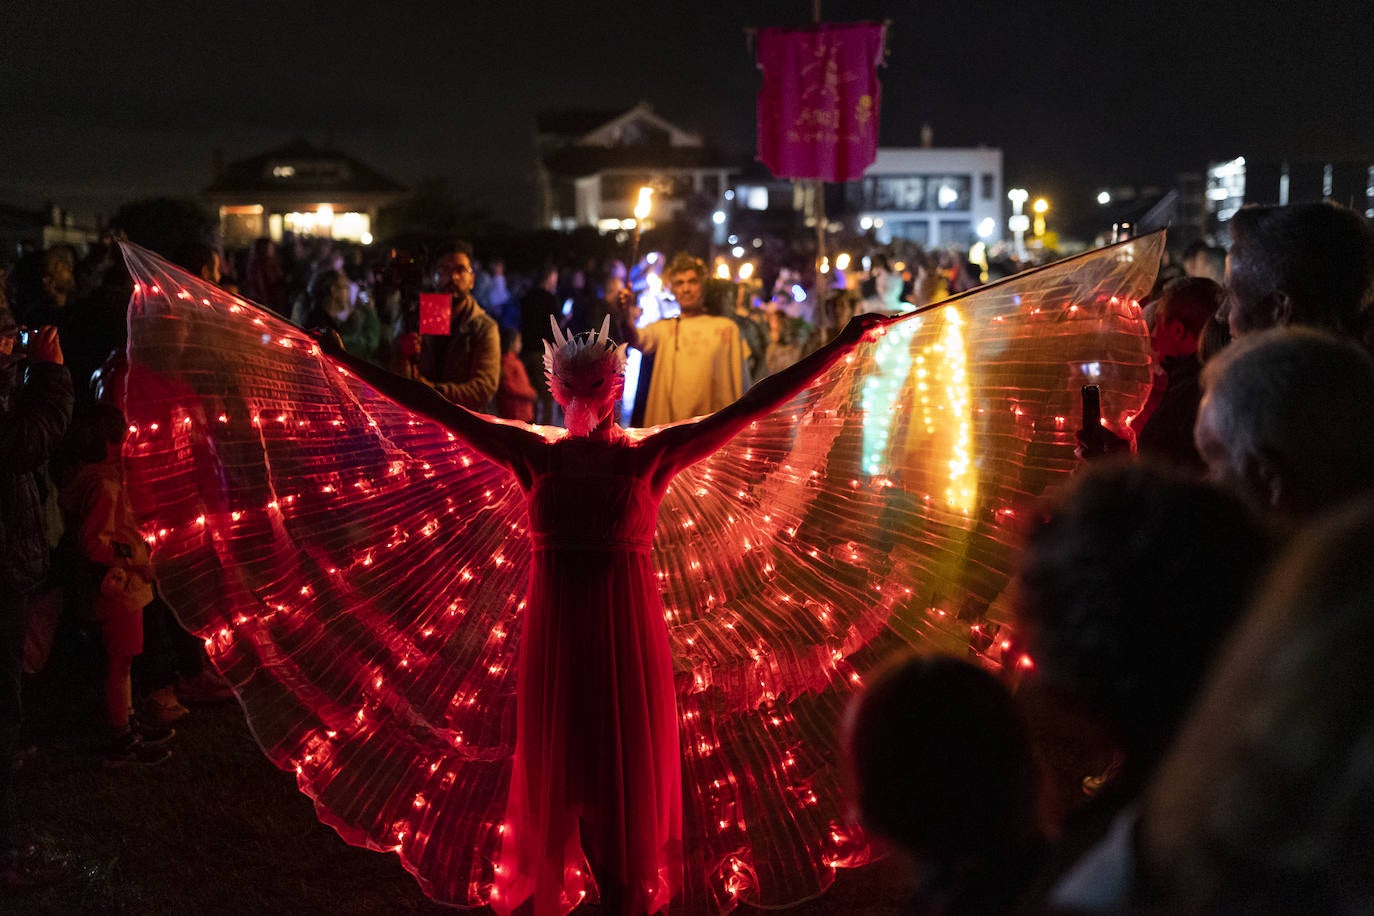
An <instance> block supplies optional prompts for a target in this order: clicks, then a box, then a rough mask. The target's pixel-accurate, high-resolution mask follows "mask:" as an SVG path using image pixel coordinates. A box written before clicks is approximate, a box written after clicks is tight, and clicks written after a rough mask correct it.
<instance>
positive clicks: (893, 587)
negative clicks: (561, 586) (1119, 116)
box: [654, 234, 1163, 912]
mask: <svg viewBox="0 0 1374 916" xmlns="http://www.w3.org/2000/svg"><path fill="white" fill-rule="evenodd" d="M1162 248H1163V236H1162V234H1160V235H1154V236H1149V237H1145V238H1142V239H1138V240H1135V241H1131V242H1127V243H1124V244H1121V245H1117V246H1114V247H1111V248H1105V249H1101V250H1098V251H1094V252H1091V253H1088V254H1085V255H1082V256H1080V257H1077V258H1073V259H1070V260H1067V261H1063V262H1060V263H1058V264H1054V265H1051V266H1048V267H1045V268H1041V269H1039V270H1034V271H1028V272H1026V273H1023V274H1019V275H1016V276H1014V277H1012V278H1009V279H1007V280H1004V281H1002V282H1000V283H997V284H994V285H992V286H989V287H985V288H983V289H980V290H977V291H974V292H973V293H970V294H968V295H965V296H962V297H958V298H955V299H950V300H948V301H947V302H945V303H941V304H940V305H938V306H936V307H934V308H931V309H928V310H925V311H923V312H921V313H919V314H913V315H912V316H911V317H908V318H906V319H905V320H903V321H901V322H899V323H896V324H893V325H890V326H889V327H888V328H887V333H886V335H885V336H883V337H882V338H880V339H879V340H877V341H876V342H873V343H867V344H864V345H862V346H861V347H860V349H859V350H858V351H856V353H855V354H854V356H853V358H852V359H851V360H849V361H848V362H847V363H841V364H840V365H838V366H837V367H835V368H834V369H832V370H831V371H830V373H829V374H827V375H826V376H825V377H824V378H822V379H821V380H820V381H819V382H818V383H817V384H816V385H815V386H813V387H812V388H811V389H810V390H808V391H807V392H805V393H804V394H802V395H801V396H799V397H798V398H796V399H794V401H793V402H792V403H791V404H789V405H787V406H786V407H784V408H782V409H781V410H778V411H776V412H775V413H773V414H771V415H770V416H768V417H767V418H765V419H763V420H760V421H759V422H757V423H756V424H754V426H753V427H751V428H750V430H749V431H748V432H746V433H745V434H743V435H741V436H739V437H738V438H737V439H736V440H735V441H734V442H732V443H731V444H730V445H729V446H728V447H727V448H725V449H723V450H722V451H720V452H718V453H717V454H716V455H715V456H713V457H712V458H711V459H710V460H708V461H706V462H703V463H701V464H699V465H697V466H695V467H693V468H691V469H689V470H688V471H686V472H684V473H682V474H681V475H679V476H678V478H677V479H676V480H675V481H674V483H673V485H672V489H671V491H670V492H669V494H668V496H667V497H666V498H665V499H664V501H663V505H662V508H661V510H660V513H659V525H658V532H657V536H656V540H655V543H654V555H655V563H656V566H657V570H658V575H659V577H660V580H661V584H662V589H663V599H664V605H665V609H666V613H667V617H668V621H669V626H670V631H671V639H672V645H673V650H674V655H675V657H676V659H677V664H678V669H679V675H678V680H679V689H678V706H679V715H680V717H681V733H682V744H683V751H684V769H683V778H684V782H685V783H686V792H685V797H686V801H687V809H688V812H689V814H688V816H689V818H690V819H691V823H689V826H688V836H689V842H688V851H689V856H690V857H692V862H691V869H690V870H689V874H692V873H693V870H699V871H698V872H697V873H698V874H699V875H702V876H704V881H695V882H694V881H691V880H689V881H688V886H687V889H686V892H685V894H684V897H683V898H682V900H680V901H679V902H678V903H679V907H680V909H681V910H682V911H684V912H699V911H703V910H711V909H728V908H730V907H731V906H732V905H733V903H734V902H735V901H737V900H743V901H748V902H750V903H753V904H758V905H764V906H776V905H780V904H784V903H788V902H793V901H796V900H800V899H804V898H807V897H810V896H813V895H814V894H816V893H818V892H820V891H821V890H823V889H824V888H825V887H826V886H828V885H829V883H830V881H831V880H832V878H833V871H834V868H835V867H837V866H845V865H855V864H860V863H862V862H863V861H866V859H867V846H866V843H865V841H864V839H863V838H862V837H861V836H858V835H856V834H855V833H854V831H853V829H852V828H849V827H846V826H844V825H845V823H846V818H845V816H844V812H843V811H842V807H841V802H840V799H841V797H842V793H841V791H840V786H839V783H838V773H837V767H836V765H835V764H836V757H837V751H836V736H837V732H838V724H839V719H840V715H841V713H842V711H843V708H844V706H845V704H846V703H847V701H848V699H849V697H850V696H851V694H852V693H853V692H854V691H855V690H857V689H858V688H859V687H860V686H861V685H862V683H863V677H864V674H865V673H866V672H868V671H870V670H871V669H873V668H874V666H875V665H877V664H880V663H881V662H882V661H883V660H884V658H885V657H886V656H888V655H890V654H891V653H893V652H894V651H896V650H899V649H902V648H905V647H911V646H918V647H919V646H924V647H932V648H939V649H943V650H947V651H952V652H957V653H961V654H965V653H973V654H976V655H978V656H980V657H981V658H982V659H983V660H984V661H985V662H986V663H987V664H991V665H996V664H1006V663H1009V662H1012V660H1013V659H1020V658H1021V656H1020V655H1019V653H1018V651H1017V650H1016V647H1015V646H1014V644H1013V642H1012V641H1011V639H1010V638H1009V636H1008V634H1007V633H1006V631H1005V630H1003V629H1002V628H1001V624H1002V623H1004V621H1003V620H1002V619H1001V617H1000V614H999V613H998V612H997V606H996V604H995V603H994V602H995V601H996V599H997V598H998V597H999V595H1000V594H1001V592H1002V589H1003V586H1004V585H1005V583H1006V581H1007V579H1008V576H1009V573H1010V568H1011V561H1012V543H1013V538H1012V535H1013V521H1014V519H1015V517H1016V516H1017V514H1018V513H1020V512H1022V511H1023V509H1024V508H1025V507H1026V505H1027V503H1028V502H1029V501H1030V500H1032V499H1033V498H1034V497H1036V496H1037V495H1038V494H1040V493H1042V492H1043V491H1044V490H1045V488H1046V487H1047V486H1049V485H1050V484H1052V483H1053V482H1055V481H1056V480H1059V479H1062V478H1063V477H1064V475H1066V474H1067V473H1068V472H1069V470H1070V469H1071V468H1072V467H1073V465H1074V463H1075V459H1074V456H1073V449H1074V439H1073V434H1074V431H1075V429H1076V428H1077V427H1078V425H1079V422H1078V421H1079V417H1080V388H1081V386H1082V385H1084V384H1098V385H1100V386H1101V388H1102V404H1103V416H1104V419H1105V421H1106V422H1108V423H1109V425H1112V426H1114V427H1118V428H1121V427H1124V426H1125V424H1126V422H1127V420H1128V418H1129V417H1131V416H1132V415H1134V413H1135V412H1136V411H1137V410H1138V409H1139V408H1140V406H1141V405H1142V404H1143V403H1144V399H1145V396H1146V394H1147V391H1148V387H1149V348H1148V337H1147V332H1146V328H1145V323H1144V321H1143V319H1142V317H1141V309H1140V305H1139V301H1138V300H1139V299H1140V297H1142V296H1143V295H1145V294H1146V292H1147V291H1148V290H1149V289H1150V286H1151V283H1152V282H1153V279H1154V276H1155V272H1156V269H1157V266H1158V263H1159V255H1160V252H1161V249H1162ZM1012 663H1014V662H1012ZM1023 663H1024V664H1028V663H1029V660H1028V659H1027V660H1026V661H1025V662H1023ZM933 790H934V791H938V787H933ZM694 894H695V895H697V896H695V897H694Z"/></svg>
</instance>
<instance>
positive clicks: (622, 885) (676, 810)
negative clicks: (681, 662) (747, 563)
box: [491, 427, 682, 916]
mask: <svg viewBox="0 0 1374 916" xmlns="http://www.w3.org/2000/svg"><path fill="white" fill-rule="evenodd" d="M654 454H657V452H656V450H651V449H648V448H640V447H639V446H638V445H637V444H636V443H634V442H632V441H631V440H630V438H629V437H628V436H626V435H625V433H624V432H622V431H621V430H620V429H619V428H618V427H612V429H611V430H610V431H609V432H608V434H607V436H606V437H605V438H604V439H591V438H580V439H579V438H572V437H569V438H564V439H561V440H559V441H558V442H555V443H553V444H550V445H547V446H539V447H536V448H535V449H534V450H533V453H532V454H529V455H527V456H524V457H525V459H526V461H527V466H526V468H525V471H526V473H525V474H520V473H519V472H517V476H520V477H522V479H523V481H524V482H525V486H526V487H527V496H528V500H529V521H530V538H531V547H532V548H533V554H532V563H531V565H530V578H529V590H528V593H527V595H526V606H525V610H524V614H523V620H522V621H521V644H520V656H519V668H518V672H517V677H518V686H517V689H516V694H517V697H518V699H517V713H516V715H517V731H516V748H515V759H514V765H513V770H512V777H511V788H510V795H509V800H508V802H507V808H506V821H505V825H504V829H503V831H502V848H501V855H500V859H499V863H500V871H499V872H498V873H497V882H496V885H497V886H496V892H495V893H493V895H492V900H491V903H492V906H493V907H494V908H495V909H496V910H497V911H498V912H500V913H508V912H510V911H511V910H512V909H513V908H514V907H515V906H517V905H519V904H520V903H522V902H523V901H524V900H525V899H527V898H528V897H530V896H531V895H533V897H534V901H535V913H536V914H538V916H543V914H546V913H560V914H561V913H566V912H568V911H569V910H571V909H572V908H573V907H575V906H576V905H577V904H579V903H581V902H582V900H583V898H584V897H592V896H593V895H594V891H593V888H594V885H593V883H592V881H591V880H589V879H588V877H587V874H588V871H587V860H588V859H590V860H591V862H592V864H593V866H594V868H595V873H596V877H597V879H598V881H599V882H600V885H601V887H600V892H601V898H602V900H603V902H604V903H606V904H607V905H608V906H607V908H608V910H609V909H612V908H614V910H618V911H620V912H625V913H652V912H657V911H658V910H659V909H661V908H662V907H664V906H666V905H667V903H668V900H669V899H670V898H671V897H672V896H673V895H674V894H675V893H676V891H677V890H678V889H679V888H680V886H681V883H682V782H681V753H680V751H679V747H678V723H677V712H676V703H675V701H674V694H673V663H672V657H671V654H670V651H669V647H668V631H667V627H666V625H665V623H664V617H663V605H662V603H661V601H660V600H659V595H658V584H657V578H656V577H655V575H654V569H653V564H652V562H651V557H650V548H651V546H652V543H653V537H654V527H655V523H656V521H657V516H658V505H659V500H660V499H661V497H662V494H661V493H656V492H653V490H652V485H651V482H650V481H651V479H652V477H653V472H654V471H655V469H656V468H655V467H654V465H655V464H656V463H657V459H654V458H652V457H650V456H651V455H654ZM620 895H623V896H620Z"/></svg>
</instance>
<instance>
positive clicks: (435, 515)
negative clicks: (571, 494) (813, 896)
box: [124, 245, 529, 903]
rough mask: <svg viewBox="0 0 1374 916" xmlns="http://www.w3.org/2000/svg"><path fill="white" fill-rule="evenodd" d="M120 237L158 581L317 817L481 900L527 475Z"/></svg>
mask: <svg viewBox="0 0 1374 916" xmlns="http://www.w3.org/2000/svg"><path fill="white" fill-rule="evenodd" d="M124 255H125V260H126V261H127V263H128V265H129V270H130V273H131V274H132V275H133V279H134V284H135V285H134V294H133V299H132V301H131V304H130V308H129V358H130V375H129V380H128V386H127V397H126V413H127V416H128V421H129V428H130V436H129V438H128V440H127V442H126V444H125V448H124V459H125V467H126V470H127V474H128V479H129V483H130V489H131V492H132V493H133V495H134V502H135V505H136V507H137V509H138V510H139V512H140V514H141V517H142V518H143V520H144V522H145V524H146V530H147V533H148V536H149V539H150V540H151V541H152V542H153V547H154V550H153V558H154V563H155V565H156V569H157V573H158V583H159V587H160V588H161V589H162V592H163V594H164V595H165V596H166V598H167V600H168V602H169V603H170V604H171V605H172V606H173V607H174V608H175V609H176V611H177V613H178V615H179V616H180V618H181V620H182V621H183V623H185V624H186V626H187V627H188V628H189V629H191V630H192V631H193V632H195V633H196V634H197V635H198V636H200V637H202V638H204V640H205V645H206V647H207V649H208V650H209V653H210V657H211V658H212V659H213V660H214V662H215V665H216V667H218V668H219V669H220V670H221V671H222V672H224V673H225V674H226V675H227V676H228V677H229V678H230V679H231V680H232V681H233V683H234V684H235V687H236V689H237V691H238V694H239V697H240V699H241V700H242V702H243V705H244V708H245V709H246V710H247V713H248V719H249V723H250V725H251V726H252V729H253V732H254V734H255V736H256V737H257V739H258V741H259V743H260V744H261V745H262V747H263V749H264V750H265V751H266V753H267V755H268V756H269V757H270V758H271V759H272V761H273V762H274V763H276V764H277V765H278V766H280V767H282V768H283V769H289V770H293V771H294V772H295V773H296V780H297V782H298V784H299V786H300V788H301V791H303V792H305V793H306V794H307V795H309V796H310V797H311V798H313V799H314V800H315V803H316V807H317V808H318V811H319V816H320V818H321V819H322V820H323V821H325V822H326V823H328V824H330V825H331V826H333V827H334V828H335V829H336V830H338V832H339V833H340V835H341V836H343V837H344V839H346V840H347V841H349V842H350V843H354V844H357V845H363V846H368V847H370V848H374V849H389V850H393V851H395V852H396V853H397V854H398V855H399V856H400V858H401V860H402V862H403V863H404V865H405V867H406V868H407V869H408V870H410V871H411V872H413V873H414V874H415V876H416V878H417V879H418V880H419V881H420V883H421V885H422V886H423V887H424V888H425V890H426V892H428V893H429V894H431V895H432V896H434V897H436V898H438V899H441V900H446V901H449V902H454V903H469V902H471V903H476V902H480V900H481V899H482V896H483V892H482V889H483V888H486V887H489V886H490V884H491V879H492V875H491V871H492V869H491V861H492V857H493V855H494V854H495V851H496V849H497V847H498V845H499V843H498V837H497V829H498V826H497V825H498V824H499V821H500V815H501V812H502V810H503V808H504V805H505V801H506V788H507V784H508V781H509V769H510V757H511V754H512V750H513V745H514V741H515V719H514V706H513V704H514V699H515V695H514V694H515V680H514V677H513V676H512V675H511V672H512V671H513V669H514V660H515V657H516V645H515V643H516V640H517V638H518V632H517V628H516V626H515V622H516V614H517V610H518V607H519V605H520V603H521V601H522V600H523V595H524V590H525V578H526V574H527V568H528V562H529V551H528V548H527V546H526V545H527V540H526V539H525V538H524V537H523V536H522V535H523V532H524V528H525V508H524V498H523V496H522V494H521V493H520V492H519V490H518V488H517V487H516V486H515V484H514V482H513V481H512V480H511V479H510V478H509V476H508V475H507V473H506V472H505V471H503V470H502V469H501V468H499V467H497V466H496V465H494V464H491V463H490V462H488V461H486V460H485V459H483V458H481V457H480V456H478V455H477V454H475V453H473V452H471V451H469V450H467V449H466V448H465V447H463V446H461V445H459V444H458V443H456V442H455V441H454V440H453V437H452V436H451V435H450V434H449V433H447V432H446V431H445V430H443V429H442V428H440V427H438V426H437V425H435V424H433V423H431V422H429V421H427V420H424V419H421V418H419V417H416V416H415V415H413V414H411V413H409V412H407V411H406V410H404V409H402V408H400V407H398V406H397V405H396V404H394V403H392V402H390V401H388V400H386V399H385V398H383V397H381V396H379V395H378V394H377V393H376V392H374V391H372V390H371V389H370V388H369V387H368V386H367V385H365V384H364V383H362V382H361V381H360V380H358V379H357V378H356V377H354V376H352V375H350V374H349V373H348V372H347V371H345V370H343V369H342V368H340V367H338V366H336V365H335V364H333V363H332V362H331V361H330V360H329V359H328V358H327V357H324V356H322V355H321V354H320V352H319V348H318V347H317V346H316V345H315V343H314V341H313V340H312V339H311V338H310V337H309V336H308V335H306V334H304V333H303V332H302V331H301V330H300V329H299V328H296V327H294V326H292V325H290V324H287V323H286V322H284V321H281V320H280V319H278V318H276V317H274V316H273V315H272V314H270V313H269V312H266V311H264V310H261V309H259V308H257V307H256V306H253V305H251V304H249V303H247V302H244V301H243V300H241V299H237V298H235V297H232V296H230V295H228V294H226V293H224V292H223V291H221V290H219V289H218V288H216V287H213V286H210V285H208V284H205V283H201V282H200V281H198V280H195V279H193V278H192V277H190V276H188V275H186V274H184V273H182V272H181V271H179V270H177V269H175V268H173V267H171V266H170V265H168V264H166V263H165V262H164V261H161V260H160V259H158V258H157V257H155V256H154V255H152V254H150V253H149V252H147V251H144V250H143V249H140V248H137V247H134V246H129V245H126V246H124Z"/></svg>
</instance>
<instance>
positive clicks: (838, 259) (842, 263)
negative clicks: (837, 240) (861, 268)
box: [835, 251, 849, 270]
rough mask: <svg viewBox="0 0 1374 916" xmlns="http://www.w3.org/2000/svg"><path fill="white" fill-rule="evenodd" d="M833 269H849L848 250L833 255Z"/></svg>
mask: <svg viewBox="0 0 1374 916" xmlns="http://www.w3.org/2000/svg"><path fill="white" fill-rule="evenodd" d="M835 269H836V270H848V269H849V252H847V251H842V252H840V253H839V254H838V255H836V256H835Z"/></svg>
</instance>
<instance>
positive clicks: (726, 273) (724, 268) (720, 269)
mask: <svg viewBox="0 0 1374 916" xmlns="http://www.w3.org/2000/svg"><path fill="white" fill-rule="evenodd" d="M716 279H717V280H728V279H730V265H729V264H726V263H725V262H724V261H721V262H720V263H719V264H717V265H716Z"/></svg>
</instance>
